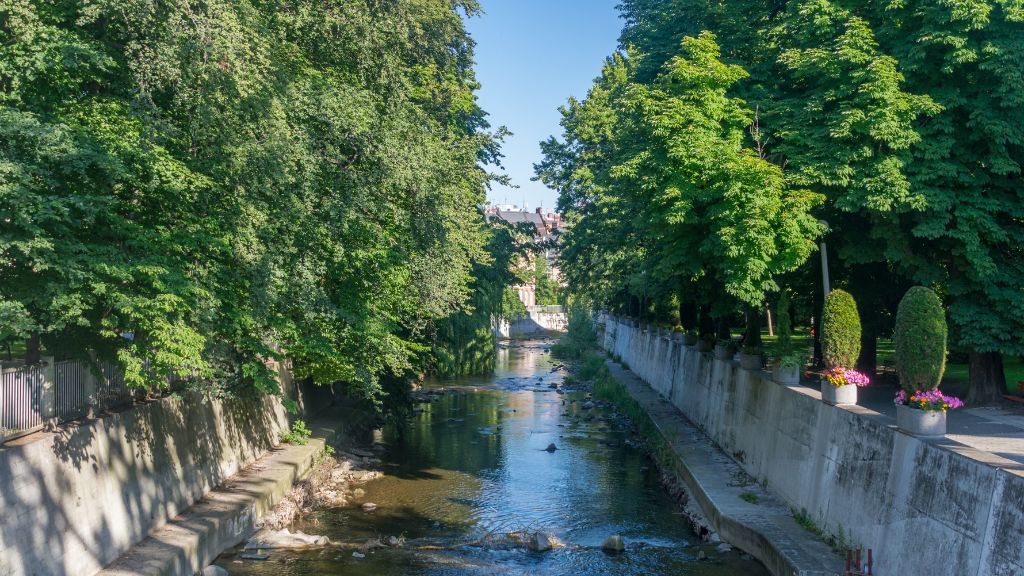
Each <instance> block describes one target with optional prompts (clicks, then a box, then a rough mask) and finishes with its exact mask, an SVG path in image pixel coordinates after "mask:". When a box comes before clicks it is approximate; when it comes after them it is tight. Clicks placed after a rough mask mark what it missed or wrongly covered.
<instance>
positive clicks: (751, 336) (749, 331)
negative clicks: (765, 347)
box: [743, 307, 761, 349]
mask: <svg viewBox="0 0 1024 576" xmlns="http://www.w3.org/2000/svg"><path fill="white" fill-rule="evenodd" d="M759 312H760V311H759V310H758V309H757V308H753V307H752V308H750V309H749V310H747V326H746V330H745V331H744V334H743V346H745V347H747V348H758V349H760V348H761V315H760V314H759Z"/></svg>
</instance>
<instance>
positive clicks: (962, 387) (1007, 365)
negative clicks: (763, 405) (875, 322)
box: [761, 329, 1024, 397]
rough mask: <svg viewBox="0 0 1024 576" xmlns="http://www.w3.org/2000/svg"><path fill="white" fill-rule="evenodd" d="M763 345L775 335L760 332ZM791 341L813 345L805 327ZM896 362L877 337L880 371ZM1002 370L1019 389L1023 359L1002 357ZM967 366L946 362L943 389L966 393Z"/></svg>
mask: <svg viewBox="0 0 1024 576" xmlns="http://www.w3.org/2000/svg"><path fill="white" fill-rule="evenodd" d="M761 339H762V340H764V346H765V348H766V349H767V350H771V348H772V346H774V345H775V342H776V341H777V340H778V337H776V336H769V335H768V332H767V331H764V332H762V333H761ZM793 343H794V344H796V345H798V346H806V347H807V348H810V347H811V346H812V345H813V340H812V339H811V335H810V333H809V332H808V331H807V330H806V329H797V330H795V331H794V333H793ZM895 364H896V348H895V346H894V345H893V341H892V340H890V339H888V338H879V339H878V367H879V369H880V370H882V371H892V370H893V369H894V366H895ZM1003 371H1004V372H1005V373H1006V387H1007V388H1008V389H1009V390H1010V392H1018V391H1019V390H1020V388H1019V386H1020V384H1019V383H1020V382H1024V359H1021V358H1017V357H1015V356H1004V357H1003ZM968 372H969V367H968V365H967V364H966V363H949V364H946V373H945V375H944V376H943V378H942V389H943V391H945V392H947V393H949V394H953V395H955V396H960V397H963V396H964V395H966V394H967V381H968Z"/></svg>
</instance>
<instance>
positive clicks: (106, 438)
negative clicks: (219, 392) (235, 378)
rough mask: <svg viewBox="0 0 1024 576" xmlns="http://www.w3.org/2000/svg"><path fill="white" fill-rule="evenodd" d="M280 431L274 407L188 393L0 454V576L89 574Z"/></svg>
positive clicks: (274, 402) (262, 401)
mask: <svg viewBox="0 0 1024 576" xmlns="http://www.w3.org/2000/svg"><path fill="white" fill-rule="evenodd" d="M287 425H288V421H287V417H286V415H285V411H284V409H283V408H282V406H281V403H280V401H279V400H278V399H277V398H271V397H265V398H259V399H250V400H231V401H227V400H217V399H210V398H206V397H203V396H201V395H199V394H188V395H186V396H184V397H182V398H176V399H175V398H165V399H161V400H157V401H151V402H148V403H145V404H140V405H136V406H135V407H134V408H131V409H128V410H125V411H123V412H119V413H115V414H110V415H107V416H105V417H103V418H102V419H99V420H93V421H88V422H73V423H69V424H68V425H66V426H65V427H64V428H63V429H62V430H60V431H59V432H58V433H56V434H52V435H47V436H44V437H42V438H38V437H30V438H24V439H22V440H21V441H17V442H14V443H11V444H9V445H5V446H2V447H0V486H3V490H2V491H0V510H3V514H2V516H0V576H8V575H9V576H20V575H23V574H24V575H38V574H68V575H78V574H92V573H93V572H95V571H97V570H99V569H101V568H102V567H103V566H104V565H106V564H108V563H110V562H112V561H113V560H114V559H116V558H117V557H118V556H119V555H120V554H122V553H123V552H125V551H126V550H127V549H128V548H129V547H130V546H131V545H132V544H134V543H136V542H138V541H140V540H142V539H143V538H145V536H146V535H147V534H148V533H149V532H150V531H151V530H153V529H154V528H156V527H158V526H160V525H162V524H164V523H165V522H166V521H167V519H168V518H170V517H173V516H174V515H176V514H178V513H180V512H182V511H183V510H185V509H186V508H187V507H188V506H190V505H191V504H192V503H194V502H195V501H196V500H198V499H199V498H200V497H201V496H202V495H203V494H204V493H206V492H207V491H209V490H210V489H211V488H213V487H214V486H216V485H217V484H219V483H221V482H222V481H223V480H225V479H226V478H227V477H229V476H231V475H232V474H234V473H235V472H237V471H238V470H239V469H240V468H242V467H243V466H244V465H246V464H247V463H249V462H251V461H252V460H254V459H256V458H258V457H259V456H260V455H262V454H263V453H264V452H266V451H267V450H268V449H270V448H272V447H273V446H274V445H275V444H276V443H277V441H278V437H279V434H280V432H281V430H282V429H285V428H286V427H287Z"/></svg>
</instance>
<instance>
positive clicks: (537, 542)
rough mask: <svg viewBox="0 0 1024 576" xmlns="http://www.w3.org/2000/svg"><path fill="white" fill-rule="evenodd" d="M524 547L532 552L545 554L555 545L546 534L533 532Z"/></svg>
mask: <svg viewBox="0 0 1024 576" xmlns="http://www.w3.org/2000/svg"><path fill="white" fill-rule="evenodd" d="M526 547H527V548H529V549H530V550H533V551H534V552H547V551H548V550H551V549H552V548H554V547H555V543H554V542H553V541H552V539H551V537H550V536H548V535H547V534H545V533H543V532H535V533H534V534H533V535H532V536H530V540H529V541H528V542H527V543H526Z"/></svg>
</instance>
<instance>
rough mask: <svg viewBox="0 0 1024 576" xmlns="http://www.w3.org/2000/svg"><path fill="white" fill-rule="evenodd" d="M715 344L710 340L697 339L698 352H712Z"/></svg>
mask: <svg viewBox="0 0 1024 576" xmlns="http://www.w3.org/2000/svg"><path fill="white" fill-rule="evenodd" d="M712 346H713V344H712V343H711V341H710V340H698V341H697V352H711V347H712Z"/></svg>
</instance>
